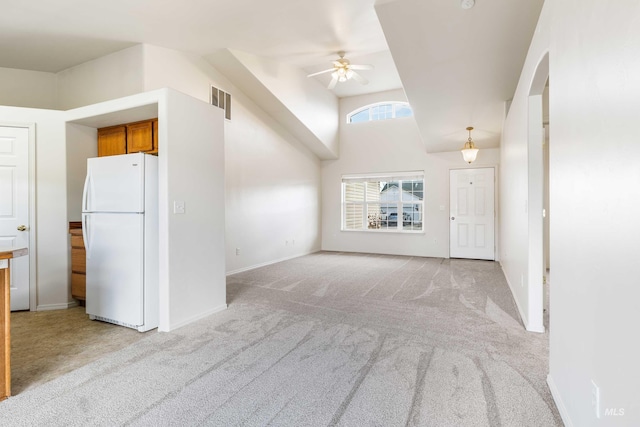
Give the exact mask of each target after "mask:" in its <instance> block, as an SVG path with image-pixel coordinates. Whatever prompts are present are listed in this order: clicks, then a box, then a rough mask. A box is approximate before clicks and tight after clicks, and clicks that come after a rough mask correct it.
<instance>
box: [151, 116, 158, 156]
mask: <svg viewBox="0 0 640 427" xmlns="http://www.w3.org/2000/svg"><path fill="white" fill-rule="evenodd" d="M152 122H153V150H151V152H152V153H155V154H158V119H154V120H152Z"/></svg>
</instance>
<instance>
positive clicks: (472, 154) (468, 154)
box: [460, 126, 480, 164]
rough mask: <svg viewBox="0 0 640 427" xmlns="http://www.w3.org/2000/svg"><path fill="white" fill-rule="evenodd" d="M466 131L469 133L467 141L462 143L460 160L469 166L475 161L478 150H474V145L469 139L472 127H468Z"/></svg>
mask: <svg viewBox="0 0 640 427" xmlns="http://www.w3.org/2000/svg"><path fill="white" fill-rule="evenodd" d="M467 130H468V131H469V139H468V140H467V142H465V143H464V147H462V150H460V151H461V152H462V158H463V159H464V161H465V162H467V163H469V164H471V162H475V161H476V157H477V156H478V151H480V150H479V149H478V148H476V145H475V144H474V143H473V140H472V139H471V131H472V130H473V127H471V126H469V127H468V128H467Z"/></svg>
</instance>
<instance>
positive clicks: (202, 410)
mask: <svg viewBox="0 0 640 427" xmlns="http://www.w3.org/2000/svg"><path fill="white" fill-rule="evenodd" d="M227 286H228V300H229V309H228V310H226V311H225V312H222V313H218V314H215V315H213V316H210V317H209V318H207V319H203V320H202V321H199V322H197V323H195V324H192V325H189V326H186V327H184V328H181V329H179V330H177V331H175V332H172V333H166V334H157V333H147V334H145V337H144V339H142V340H140V341H138V342H136V343H134V344H132V345H130V346H129V347H127V348H124V349H122V350H120V351H117V352H114V353H111V354H109V355H107V356H106V357H104V358H102V359H100V360H97V361H95V362H93V363H90V364H89V365H86V366H84V367H82V368H80V369H78V370H75V371H73V372H71V373H68V374H66V375H63V376H61V377H59V378H57V379H55V380H53V381H50V382H48V383H47V384H44V385H42V386H40V387H37V388H34V389H31V390H28V391H26V392H24V393H21V394H20V395H18V396H15V397H12V398H10V399H8V400H7V401H5V402H2V403H0V413H1V414H2V416H1V417H0V425H11V426H17V425H60V426H63V425H64V426H67V425H82V426H85V425H109V426H113V425H141V426H147V425H154V426H156V425H170V426H177V425H180V426H183V425H214V426H235V425H242V426H245V425H246V426H266V425H278V426H325V425H341V426H373V425H377V426H425V425H428V426H554V425H562V424H561V421H560V418H559V415H558V413H557V410H556V408H555V406H554V404H553V401H552V399H551V396H550V393H549V391H548V388H547V386H546V383H545V377H546V373H547V354H548V347H547V341H548V338H547V336H546V335H544V334H531V333H527V332H525V331H524V328H523V327H522V325H521V324H520V322H519V320H518V316H517V312H516V309H515V307H514V303H513V300H512V298H511V296H510V293H509V290H508V287H507V285H506V283H505V280H504V277H503V275H502V273H501V271H500V268H499V266H498V264H496V263H493V262H486V261H464V260H443V259H433V258H416V257H399V256H378V255H363V254H341V253H331V252H321V253H318V254H314V255H310V256H306V257H301V258H297V259H294V260H290V261H287V262H284V263H279V264H275V265H273V266H268V267H264V268H260V269H256V270H252V271H249V272H245V273H240V274H237V275H234V276H230V277H229V278H228V281H227Z"/></svg>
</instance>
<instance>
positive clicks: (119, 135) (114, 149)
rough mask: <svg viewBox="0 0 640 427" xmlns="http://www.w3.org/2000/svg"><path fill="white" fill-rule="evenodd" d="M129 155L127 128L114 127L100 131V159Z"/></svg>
mask: <svg viewBox="0 0 640 427" xmlns="http://www.w3.org/2000/svg"><path fill="white" fill-rule="evenodd" d="M116 154H127V128H126V127H125V126H113V127H109V128H102V129H98V157H102V156H114V155H116Z"/></svg>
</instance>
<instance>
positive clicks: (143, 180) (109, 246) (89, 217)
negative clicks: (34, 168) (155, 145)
mask: <svg viewBox="0 0 640 427" xmlns="http://www.w3.org/2000/svg"><path fill="white" fill-rule="evenodd" d="M82 232H83V237H84V244H85V249H86V253H87V270H86V274H87V276H86V278H87V294H86V311H87V314H88V315H89V317H90V319H92V320H101V321H104V322H109V323H115V324H117V325H122V326H126V327H129V328H134V329H137V330H138V331H140V332H145V331H148V330H150V329H153V328H157V327H158V310H159V301H158V293H159V290H158V158H157V157H156V156H153V155H149V154H143V153H135V154H123V155H119V156H106V157H96V158H91V159H87V178H86V180H85V184H84V192H83V196H82Z"/></svg>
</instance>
